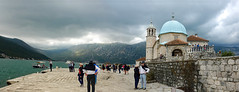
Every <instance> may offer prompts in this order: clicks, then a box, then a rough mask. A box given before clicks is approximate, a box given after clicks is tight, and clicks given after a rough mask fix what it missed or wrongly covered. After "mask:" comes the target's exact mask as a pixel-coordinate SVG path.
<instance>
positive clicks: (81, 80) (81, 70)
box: [78, 63, 84, 87]
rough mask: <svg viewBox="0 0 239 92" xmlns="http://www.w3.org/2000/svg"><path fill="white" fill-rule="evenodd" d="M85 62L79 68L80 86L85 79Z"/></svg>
mask: <svg viewBox="0 0 239 92" xmlns="http://www.w3.org/2000/svg"><path fill="white" fill-rule="evenodd" d="M83 69H84V68H83V64H82V63H80V68H79V73H78V80H79V82H80V84H81V85H80V86H81V87H82V86H83V79H84V72H83Z"/></svg>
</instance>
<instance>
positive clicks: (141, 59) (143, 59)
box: [136, 57, 146, 61]
mask: <svg viewBox="0 0 239 92" xmlns="http://www.w3.org/2000/svg"><path fill="white" fill-rule="evenodd" d="M145 60H146V58H145V57H142V58H140V59H137V60H136V61H145Z"/></svg>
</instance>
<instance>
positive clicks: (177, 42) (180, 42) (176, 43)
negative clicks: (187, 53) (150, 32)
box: [165, 39, 188, 45]
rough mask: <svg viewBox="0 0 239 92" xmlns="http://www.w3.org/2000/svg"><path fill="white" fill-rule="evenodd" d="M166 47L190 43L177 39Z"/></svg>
mask: <svg viewBox="0 0 239 92" xmlns="http://www.w3.org/2000/svg"><path fill="white" fill-rule="evenodd" d="M165 45H188V43H187V42H185V41H182V40H180V39H175V40H172V41H170V42H168V43H166V44H165Z"/></svg>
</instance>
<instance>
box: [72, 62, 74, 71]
mask: <svg viewBox="0 0 239 92" xmlns="http://www.w3.org/2000/svg"><path fill="white" fill-rule="evenodd" d="M72 71H73V72H75V63H74V62H73V61H72Z"/></svg>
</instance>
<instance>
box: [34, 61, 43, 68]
mask: <svg viewBox="0 0 239 92" xmlns="http://www.w3.org/2000/svg"><path fill="white" fill-rule="evenodd" d="M44 63H45V62H43V61H38V62H37V64H36V65H33V66H32V67H33V68H47V67H46V66H45V65H44ZM41 64H43V65H41Z"/></svg>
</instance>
